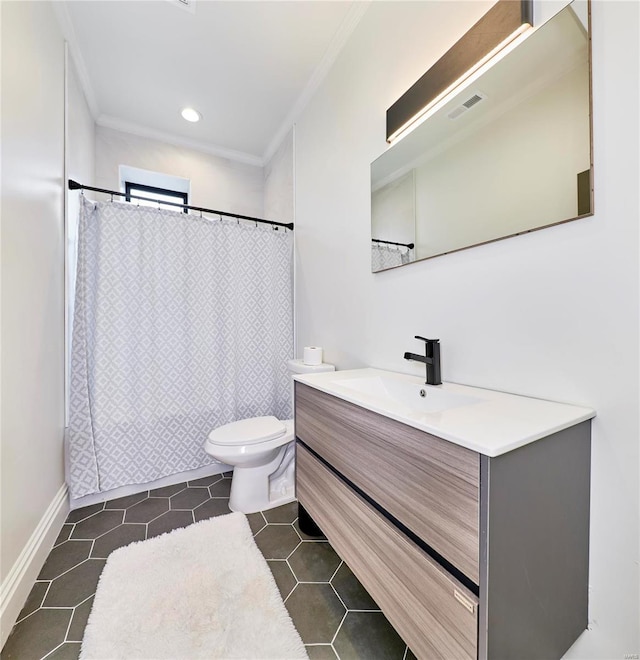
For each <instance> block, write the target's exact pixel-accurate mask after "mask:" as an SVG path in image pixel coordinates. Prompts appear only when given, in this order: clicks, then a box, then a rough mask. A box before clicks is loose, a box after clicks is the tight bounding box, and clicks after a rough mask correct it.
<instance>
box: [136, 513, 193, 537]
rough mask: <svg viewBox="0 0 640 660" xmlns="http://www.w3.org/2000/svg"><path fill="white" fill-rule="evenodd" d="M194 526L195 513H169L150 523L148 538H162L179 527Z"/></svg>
mask: <svg viewBox="0 0 640 660" xmlns="http://www.w3.org/2000/svg"><path fill="white" fill-rule="evenodd" d="M191 524H193V512H192V511H191V510H189V511H167V513H163V514H162V515H161V516H160V517H159V518H156V519H155V520H154V521H152V522H150V523H149V527H148V529H147V538H148V539H150V538H152V537H154V536H160V534H165V533H166V532H171V531H173V530H174V529H178V528H179V527H186V526H187V525H191Z"/></svg>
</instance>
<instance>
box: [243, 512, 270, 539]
mask: <svg viewBox="0 0 640 660" xmlns="http://www.w3.org/2000/svg"><path fill="white" fill-rule="evenodd" d="M247 520H248V521H249V527H251V532H252V533H253V534H254V536H255V535H256V534H257V533H258V532H259V531H260V530H261V529H263V528H264V527H265V525H266V524H267V522H266V521H265V519H264V516H263V515H262V514H261V513H260V512H259V511H258V513H250V514H249V515H248V516H247Z"/></svg>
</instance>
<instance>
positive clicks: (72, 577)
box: [42, 559, 105, 607]
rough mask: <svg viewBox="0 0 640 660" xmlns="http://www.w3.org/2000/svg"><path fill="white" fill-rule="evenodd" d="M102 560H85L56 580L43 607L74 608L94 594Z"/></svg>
mask: <svg viewBox="0 0 640 660" xmlns="http://www.w3.org/2000/svg"><path fill="white" fill-rule="evenodd" d="M104 565H105V560H104V559H87V560H86V561H85V562H83V563H82V564H79V565H78V566H76V567H75V568H72V569H71V570H70V571H68V572H67V573H65V574H64V575H62V576H61V577H59V578H56V579H55V580H53V582H52V583H51V587H50V588H49V591H48V593H47V596H46V598H45V599H44V603H43V604H42V606H43V607H75V606H76V605H79V604H80V603H82V601H84V600H86V599H87V598H89V596H91V595H93V594H94V593H95V592H96V586H97V585H98V579H99V578H100V573H102V569H103V568H104Z"/></svg>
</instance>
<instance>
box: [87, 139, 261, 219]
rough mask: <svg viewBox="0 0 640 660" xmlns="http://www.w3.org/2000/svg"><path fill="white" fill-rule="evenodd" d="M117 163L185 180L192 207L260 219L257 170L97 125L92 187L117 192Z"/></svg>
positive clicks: (203, 153) (258, 174)
mask: <svg viewBox="0 0 640 660" xmlns="http://www.w3.org/2000/svg"><path fill="white" fill-rule="evenodd" d="M120 165H130V166H132V167H138V168H141V169H144V170H151V171H154V172H162V173H163V174H171V175H173V176H179V177H183V178H185V179H190V180H191V194H190V197H189V200H190V202H189V203H190V204H192V205H194V206H203V207H205V208H211V209H216V210H218V211H228V212H230V213H239V214H241V215H249V216H257V217H262V211H263V190H264V184H263V173H262V168H261V167H257V166H255V165H247V164H244V163H239V162H236V161H232V160H228V159H226V158H221V157H220V156H214V155H211V154H208V153H205V152H200V151H195V150H193V149H188V148H186V147H179V146H175V145H172V144H168V143H165V142H159V141H157V140H153V139H150V138H146V137H140V136H137V135H132V134H130V133H123V132H121V131H116V130H114V129H111V128H105V127H103V126H98V127H97V129H96V186H97V187H98V188H107V189H109V190H119V188H120V182H119V177H118V167H119V166H120Z"/></svg>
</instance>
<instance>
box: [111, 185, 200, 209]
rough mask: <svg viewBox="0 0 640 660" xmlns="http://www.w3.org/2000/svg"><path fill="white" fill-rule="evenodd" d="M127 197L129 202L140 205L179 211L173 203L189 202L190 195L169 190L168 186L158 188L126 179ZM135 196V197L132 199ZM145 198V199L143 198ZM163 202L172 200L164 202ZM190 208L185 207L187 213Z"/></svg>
mask: <svg viewBox="0 0 640 660" xmlns="http://www.w3.org/2000/svg"><path fill="white" fill-rule="evenodd" d="M124 185H125V190H124V191H125V194H126V197H125V199H126V200H127V202H134V203H136V204H139V205H140V206H155V207H160V208H165V209H169V210H171V211H177V210H178V208H177V207H175V206H172V205H171V204H188V203H189V195H188V193H186V192H180V191H177V190H169V189H168V188H157V187H156V186H147V185H143V184H141V183H133V182H131V181H125V184H124ZM132 196H133V199H132ZM141 198H144V199H141ZM162 202H170V204H163V203H162ZM187 211H188V209H184V212H185V213H187Z"/></svg>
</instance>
